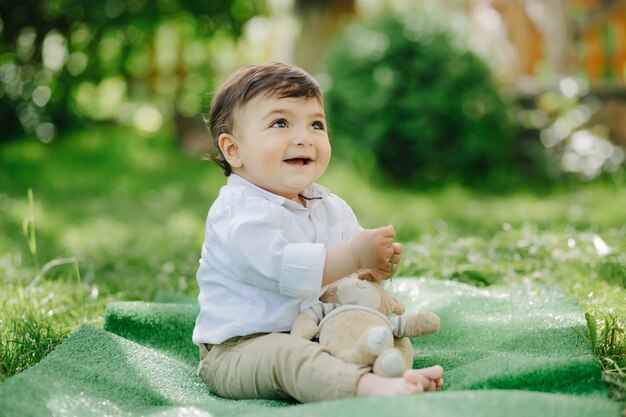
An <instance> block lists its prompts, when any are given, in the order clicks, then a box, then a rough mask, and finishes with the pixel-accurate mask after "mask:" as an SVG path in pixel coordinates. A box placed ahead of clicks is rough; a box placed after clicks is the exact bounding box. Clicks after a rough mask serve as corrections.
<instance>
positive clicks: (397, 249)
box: [369, 242, 402, 281]
mask: <svg viewBox="0 0 626 417" xmlns="http://www.w3.org/2000/svg"><path fill="white" fill-rule="evenodd" d="M392 246H393V259H391V258H389V262H388V263H387V265H386V266H385V267H383V268H372V269H370V270H369V271H370V272H371V274H372V275H373V277H374V279H376V280H377V281H381V280H385V279H389V278H391V277H392V276H393V274H395V273H396V271H397V270H398V265H399V264H400V258H401V256H402V245H401V244H400V243H397V242H394V243H393V244H392Z"/></svg>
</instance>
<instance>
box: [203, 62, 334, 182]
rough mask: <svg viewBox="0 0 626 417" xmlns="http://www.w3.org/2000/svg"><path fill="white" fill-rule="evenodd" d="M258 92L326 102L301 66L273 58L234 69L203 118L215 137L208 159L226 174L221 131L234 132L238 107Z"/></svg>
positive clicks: (229, 168)
mask: <svg viewBox="0 0 626 417" xmlns="http://www.w3.org/2000/svg"><path fill="white" fill-rule="evenodd" d="M259 95H266V96H268V97H277V98H287V97H302V98H305V99H309V98H315V99H317V100H318V101H319V102H320V103H322V102H323V97H322V90H321V89H320V86H319V84H318V83H317V81H315V79H314V78H313V77H312V76H311V75H309V74H308V73H307V72H306V71H304V70H303V69H301V68H299V67H296V66H293V65H287V64H281V63H278V62H270V63H266V64H260V65H250V66H247V67H243V68H241V69H239V70H238V71H236V72H234V73H233V74H232V75H231V76H230V77H229V78H228V79H227V80H226V81H225V82H224V84H222V85H221V86H220V88H219V89H218V90H217V91H216V92H215V94H214V95H213V97H212V99H211V107H210V109H209V114H208V115H207V116H206V117H205V118H204V121H205V123H206V124H207V127H208V128H209V132H210V133H211V141H212V149H211V153H210V154H209V155H208V156H209V159H210V160H212V161H214V162H215V163H216V164H218V165H219V166H220V167H222V169H223V170H224V174H225V175H226V176H229V175H230V174H231V172H232V167H231V166H230V164H229V163H228V162H227V161H226V159H225V158H224V155H222V152H221V151H220V148H219V145H218V138H219V137H220V135H221V134H222V133H232V131H233V128H234V124H235V121H234V113H235V111H236V110H237V109H240V108H242V107H243V106H244V105H245V104H246V103H248V102H249V101H250V100H252V99H253V98H255V97H257V96H259Z"/></svg>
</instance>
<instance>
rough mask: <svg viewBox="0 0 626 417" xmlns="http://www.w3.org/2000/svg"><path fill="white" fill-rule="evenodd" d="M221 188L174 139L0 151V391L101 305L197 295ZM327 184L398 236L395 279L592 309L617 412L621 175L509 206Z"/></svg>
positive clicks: (464, 196)
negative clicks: (553, 289)
mask: <svg viewBox="0 0 626 417" xmlns="http://www.w3.org/2000/svg"><path fill="white" fill-rule="evenodd" d="M224 182H225V179H224V177H223V175H222V174H221V172H220V171H219V170H218V169H217V168H216V167H213V166H211V165H210V164H208V163H206V162H203V161H201V160H200V159H199V158H198V157H187V156H184V155H183V154H182V153H181V152H179V151H178V150H177V149H176V147H175V144H174V142H173V140H171V139H170V137H169V136H168V135H167V133H164V134H163V135H162V136H159V137H154V138H144V137H140V136H136V135H135V134H134V133H133V132H132V131H128V130H124V129H113V128H107V129H101V128H99V129H94V130H92V131H91V130H90V131H84V132H81V133H77V134H75V135H71V136H69V137H64V138H61V140H59V141H58V142H57V143H55V144H53V145H51V146H50V145H48V146H47V145H43V144H40V143H38V142H36V141H33V140H22V141H19V142H15V143H11V144H8V145H4V146H3V147H2V148H0V380H2V379H4V378H6V377H8V376H10V375H12V374H14V373H16V372H19V371H21V370H22V369H24V368H25V367H27V366H29V365H31V364H34V363H36V362H38V361H39V360H40V359H41V358H42V357H43V356H44V355H45V354H46V353H47V352H49V351H50V349H52V348H53V347H54V346H55V345H56V344H58V343H59V342H60V341H62V340H63V339H64V338H65V337H66V336H67V335H68V334H70V333H71V332H72V331H74V330H75V329H76V328H77V326H79V325H80V324H82V323H85V322H87V323H91V324H94V325H96V326H98V325H100V324H101V320H102V314H103V311H104V307H105V306H106V304H107V303H108V302H109V301H112V300H134V299H140V300H147V301H149V300H152V299H154V297H155V295H156V294H157V293H158V292H161V291H169V292H179V293H185V294H189V295H193V294H195V291H196V287H195V278H194V277H195V272H196V268H197V262H198V254H199V250H200V245H201V244H202V240H203V235H204V220H205V216H206V211H207V209H208V207H209V206H210V204H211V202H212V201H213V199H214V198H215V197H216V195H217V192H218V190H219V187H220V186H221V185H222V184H223V183H224ZM321 182H322V184H324V185H327V186H328V187H329V188H331V190H332V191H333V192H335V193H337V194H339V195H340V196H342V197H343V198H344V199H345V200H347V201H348V202H349V203H350V204H351V206H352V207H353V209H354V210H355V212H356V214H357V215H358V217H359V219H360V220H361V223H362V225H363V226H365V227H377V226H381V225H385V224H394V225H395V227H396V231H397V232H398V237H399V240H400V241H401V242H403V243H404V253H403V258H402V261H401V262H400V264H399V265H398V267H399V271H398V275H419V276H431V277H437V278H441V279H453V280H458V281H463V282H468V283H471V284H474V285H478V286H497V285H508V284H511V283H520V282H521V283H524V282H539V283H545V284H558V285H561V286H562V287H563V288H564V289H565V291H566V292H567V293H569V294H571V295H573V296H575V297H577V298H578V300H579V302H580V305H581V308H582V310H583V311H584V312H585V313H587V320H588V323H589V333H588V334H587V338H588V340H589V343H590V344H591V346H592V348H593V349H594V351H595V352H596V355H597V356H598V359H599V361H600V363H601V364H602V366H603V368H604V369H605V374H604V375H605V379H606V381H607V384H608V386H609V388H610V391H611V393H612V396H613V397H614V398H615V399H618V400H624V398H625V393H626V337H625V333H624V332H625V330H624V324H625V323H626V210H624V207H626V187H624V185H625V184H624V180H623V179H621V180H620V179H618V180H615V181H613V182H597V183H594V184H587V185H585V184H578V185H571V184H570V185H569V186H561V187H559V188H557V189H555V190H552V191H550V192H547V191H546V190H543V191H541V192H539V191H537V192H533V191H529V190H524V191H516V190H511V192H510V193H507V194H505V195H493V194H485V193H475V192H471V191H468V190H466V189H463V188H460V187H454V186H449V187H446V188H444V189H442V190H439V191H434V190H431V191H428V192H409V191H406V190H403V189H400V188H397V187H393V186H390V185H389V184H385V183H384V182H382V181H380V180H379V179H378V178H377V177H376V172H375V171H373V170H371V169H365V168H362V167H361V168H357V166H355V165H352V164H349V163H346V162H342V161H340V160H338V159H336V160H334V162H333V163H332V166H331V168H330V169H329V171H328V173H327V174H326V175H325V177H324V178H323V179H322V181H321ZM29 190H31V191H30V192H29ZM607 248H610V249H607Z"/></svg>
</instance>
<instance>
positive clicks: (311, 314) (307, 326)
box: [291, 303, 337, 340]
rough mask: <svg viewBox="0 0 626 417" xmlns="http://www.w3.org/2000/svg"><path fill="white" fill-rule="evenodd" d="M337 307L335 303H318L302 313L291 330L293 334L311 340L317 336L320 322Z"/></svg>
mask: <svg viewBox="0 0 626 417" xmlns="http://www.w3.org/2000/svg"><path fill="white" fill-rule="evenodd" d="M336 307H337V304H333V303H318V304H315V305H312V306H311V307H309V308H307V309H305V310H303V311H302V313H300V315H299V316H298V318H296V321H295V322H294V323H293V327H292V328H291V334H292V335H294V336H300V337H303V338H305V339H308V340H311V339H313V338H314V337H315V336H316V335H317V330H318V329H317V325H318V324H319V323H320V321H321V320H322V319H323V318H324V316H326V314H328V313H330V312H331V311H333V310H334V309H335V308H336Z"/></svg>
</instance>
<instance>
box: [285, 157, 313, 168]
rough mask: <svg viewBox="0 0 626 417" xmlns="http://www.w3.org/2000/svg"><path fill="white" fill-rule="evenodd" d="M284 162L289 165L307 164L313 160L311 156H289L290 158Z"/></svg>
mask: <svg viewBox="0 0 626 417" xmlns="http://www.w3.org/2000/svg"><path fill="white" fill-rule="evenodd" d="M285 162H286V163H288V164H289V165H302V166H304V165H309V164H310V163H311V162H313V160H312V159H311V158H306V157H304V158H290V159H285Z"/></svg>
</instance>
